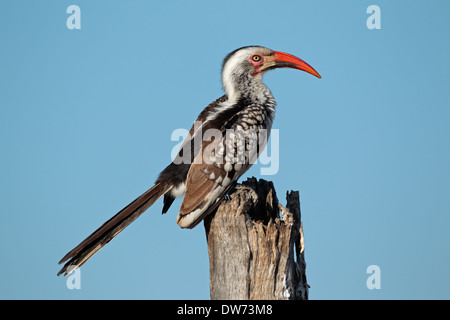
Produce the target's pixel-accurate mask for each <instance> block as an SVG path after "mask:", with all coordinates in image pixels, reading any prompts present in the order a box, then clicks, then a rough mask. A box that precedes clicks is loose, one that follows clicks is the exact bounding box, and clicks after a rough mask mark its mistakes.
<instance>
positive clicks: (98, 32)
mask: <svg viewBox="0 0 450 320" xmlns="http://www.w3.org/2000/svg"><path fill="white" fill-rule="evenodd" d="M71 4H76V5H78V6H79V7H80V9H81V29H80V30H69V29H68V28H67V26H66V19H67V18H68V17H69V14H67V13H66V9H67V7H68V6H69V5H71ZM372 4H376V5H378V6H379V7H380V9H381V29H380V30H369V29H368V28H367V27H366V20H367V18H368V17H369V14H367V13H366V9H367V7H368V6H369V5H372ZM449 9H450V3H449V2H448V1H428V2H426V1H414V2H412V1H400V0H398V1H395V2H394V1H359V0H358V1H357V0H347V1H339V2H338V1H331V0H330V1H282V2H273V1H263V0H261V1H257V2H255V1H243V0H239V1H227V2H219V1H215V2H213V1H208V2H206V1H204V2H199V1H198V2H192V1H189V2H188V1H184V2H182V1H165V2H159V3H156V2H150V1H126V2H125V1H104V0H102V1H101V0H97V1H79V0H78V1H2V2H1V3H0V143H1V146H2V154H1V155H2V156H1V157H0V176H1V179H0V191H1V192H0V195H1V196H0V197H1V203H2V209H1V214H0V257H1V264H0V283H1V286H0V298H2V299H13V298H19V299H94V298H96V299H209V278H208V277H209V275H208V272H209V270H208V257H207V247H206V240H205V234H204V229H203V225H199V226H198V227H197V228H195V229H193V230H182V229H180V228H179V227H178V225H177V224H176V222H175V219H176V215H177V209H178V208H179V206H180V204H181V201H180V200H177V201H176V202H175V203H174V205H173V206H172V208H171V210H170V211H169V213H168V214H167V215H165V216H162V215H161V214H160V212H161V208H162V206H161V202H158V203H157V204H155V205H154V206H153V207H152V208H151V209H150V210H149V211H148V212H147V213H146V214H144V215H142V216H141V217H140V218H139V219H138V220H137V221H136V222H134V223H133V224H132V225H131V226H129V227H128V228H127V229H126V230H125V231H124V232H122V233H121V234H120V235H119V236H118V237H117V238H115V239H114V240H113V241H112V242H111V243H110V244H108V246H106V247H105V248H104V249H102V250H101V252H99V253H98V254H96V255H95V256H94V257H93V258H92V259H91V260H90V261H89V262H88V263H87V264H86V265H85V266H83V267H82V269H81V289H80V290H76V289H74V290H69V289H68V288H67V286H66V279H64V278H61V277H56V273H57V271H58V270H59V266H58V265H57V262H58V261H59V259H60V258H61V257H62V256H63V255H64V254H65V253H66V252H67V251H69V250H70V249H72V248H73V247H74V246H75V245H76V244H78V243H79V242H80V241H81V240H83V239H84V238H85V237H86V236H88V235H89V234H90V233H91V232H92V231H94V230H95V229H96V228H97V227H98V226H100V225H101V224H102V223H103V222H104V221H106V220H107V219H109V218H110V217H111V216H112V215H113V214H115V213H116V212H117V211H119V210H120V209H121V208H122V207H124V206H125V205H127V204H128V203H129V202H130V201H131V200H133V199H134V198H135V197H137V196H138V195H140V194H141V193H142V192H144V191H145V190H147V189H148V188H149V187H151V186H152V183H153V182H154V180H155V179H156V177H157V175H158V173H159V172H160V171H161V170H162V169H163V168H164V167H165V165H167V164H168V163H169V162H170V154H171V150H172V148H173V147H174V145H176V143H177V142H174V141H171V139H170V137H171V134H172V132H173V131H174V130H175V129H178V128H189V127H190V125H191V124H192V122H193V121H194V120H195V118H196V117H197V115H198V113H199V112H200V111H201V110H202V109H203V108H204V107H205V106H206V105H207V104H208V103H209V102H211V101H213V100H214V99H216V98H217V97H219V96H221V95H222V94H223V91H222V88H221V84H220V66H221V62H222V59H223V58H224V57H225V55H226V54H227V53H228V52H230V51H232V50H234V49H236V48H238V47H241V46H244V45H250V44H259V45H263V46H267V47H269V48H271V49H273V50H277V51H284V52H288V53H291V54H294V55H296V56H299V57H300V58H302V59H304V60H305V61H307V62H308V63H310V64H311V65H312V66H314V68H315V69H316V70H317V71H318V72H319V73H320V74H321V75H322V77H323V78H322V79H320V80H319V79H316V78H314V77H312V76H311V75H308V74H306V73H303V72H299V71H297V70H286V69H283V70H277V71H274V72H270V73H268V74H267V75H265V83H266V84H267V85H268V86H269V88H270V89H271V90H272V93H273V95H274V96H275V98H276V100H277V103H278V106H277V114H276V119H275V122H274V125H273V128H275V129H279V136H280V155H279V157H280V168H279V171H278V173H277V174H276V175H271V176H261V175H260V168H261V167H260V166H255V167H253V168H252V169H251V170H249V171H248V172H247V173H246V174H245V175H244V177H243V178H244V179H246V177H251V176H257V177H259V178H264V179H266V180H271V181H273V182H274V184H275V187H276V189H277V192H278V196H279V198H280V201H281V202H282V203H284V201H285V199H284V194H285V192H286V190H291V189H294V190H299V191H300V194H301V208H302V218H303V224H304V233H305V245H306V248H305V255H306V263H307V278H308V283H309V285H310V286H311V289H310V298H311V299H428V298H433V299H436V298H437V299H449V298H450V292H449V289H448V288H449V287H450V274H449V272H448V270H449V268H450V250H449V244H450V234H449V232H448V230H449V229H448V228H449V225H450V200H449V199H450V198H449V196H448V195H449V193H450V166H449V164H450V150H449V145H450V144H449V137H450V125H449V124H450V90H448V89H449V76H448V75H449V71H450V62H449V56H450V47H449V42H448V37H449V33H450V27H449V23H448V12H450V11H449ZM370 265H377V266H379V267H380V271H381V278H380V279H381V289H378V290H377V289H375V290H369V289H368V288H367V286H366V280H367V278H368V276H369V275H368V274H367V273H366V269H367V267H368V266H370Z"/></svg>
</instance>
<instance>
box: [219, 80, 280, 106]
mask: <svg viewBox="0 0 450 320" xmlns="http://www.w3.org/2000/svg"><path fill="white" fill-rule="evenodd" d="M222 80H223V87H224V89H225V92H226V94H227V97H228V101H229V103H238V102H239V101H242V100H246V101H247V103H248V104H258V105H263V106H265V105H269V106H272V107H275V100H274V98H273V96H272V93H271V92H270V89H269V88H267V86H266V85H265V84H264V83H263V82H262V75H261V74H259V75H256V76H252V75H239V76H234V75H231V76H229V77H223V79H222Z"/></svg>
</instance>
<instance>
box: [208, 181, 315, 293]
mask: <svg viewBox="0 0 450 320" xmlns="http://www.w3.org/2000/svg"><path fill="white" fill-rule="evenodd" d="M286 201H287V205H286V207H283V206H282V205H281V204H279V202H278V199H277V196H276V193H275V189H274V187H273V183H272V182H268V181H265V180H262V179H261V180H259V181H258V180H257V179H256V178H249V179H247V181H245V182H243V183H242V184H241V185H237V186H236V188H235V190H234V192H232V193H231V195H230V199H226V200H224V201H223V202H222V203H221V204H220V206H219V207H218V209H217V210H216V211H215V213H212V214H211V215H209V216H208V217H207V218H206V219H205V222H204V225H205V231H206V238H207V242H208V255H209V272H210V295H211V299H213V300H229V299H237V300H261V299H271V300H307V299H308V284H307V282H306V273H305V268H306V264H305V259H304V253H303V250H304V241H303V230H302V223H301V214H300V200H299V193H298V191H291V192H287V193H286ZM280 214H281V216H280Z"/></svg>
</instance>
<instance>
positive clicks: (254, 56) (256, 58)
mask: <svg viewBox="0 0 450 320" xmlns="http://www.w3.org/2000/svg"><path fill="white" fill-rule="evenodd" d="M252 60H253V61H254V62H260V61H261V60H262V57H261V56H260V55H257V54H255V55H253V56H252Z"/></svg>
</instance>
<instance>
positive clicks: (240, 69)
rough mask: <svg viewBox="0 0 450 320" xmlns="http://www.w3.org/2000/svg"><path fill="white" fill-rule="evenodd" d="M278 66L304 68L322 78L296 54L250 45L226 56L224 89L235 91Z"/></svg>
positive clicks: (223, 73) (259, 78)
mask: <svg viewBox="0 0 450 320" xmlns="http://www.w3.org/2000/svg"><path fill="white" fill-rule="evenodd" d="M276 68H293V69H298V70H303V71H305V72H308V73H310V74H312V75H314V76H316V77H318V78H321V77H320V75H319V73H317V71H316V70H314V68H313V67H311V66H310V65H309V64H307V63H306V62H305V61H303V60H302V59H300V58H297V57H296V56H293V55H290V54H287V53H284V52H279V51H273V50H270V49H268V48H265V47H260V46H248V47H242V48H239V49H236V50H234V51H232V52H230V53H229V54H228V55H227V56H226V57H225V59H224V61H223V65H222V83H223V86H224V89H225V91H226V92H227V94H230V93H231V92H235V91H236V90H239V87H242V86H246V85H248V84H249V83H251V82H253V80H254V79H256V80H261V78H262V75H263V74H264V73H265V72H266V71H268V70H272V69H276Z"/></svg>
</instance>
